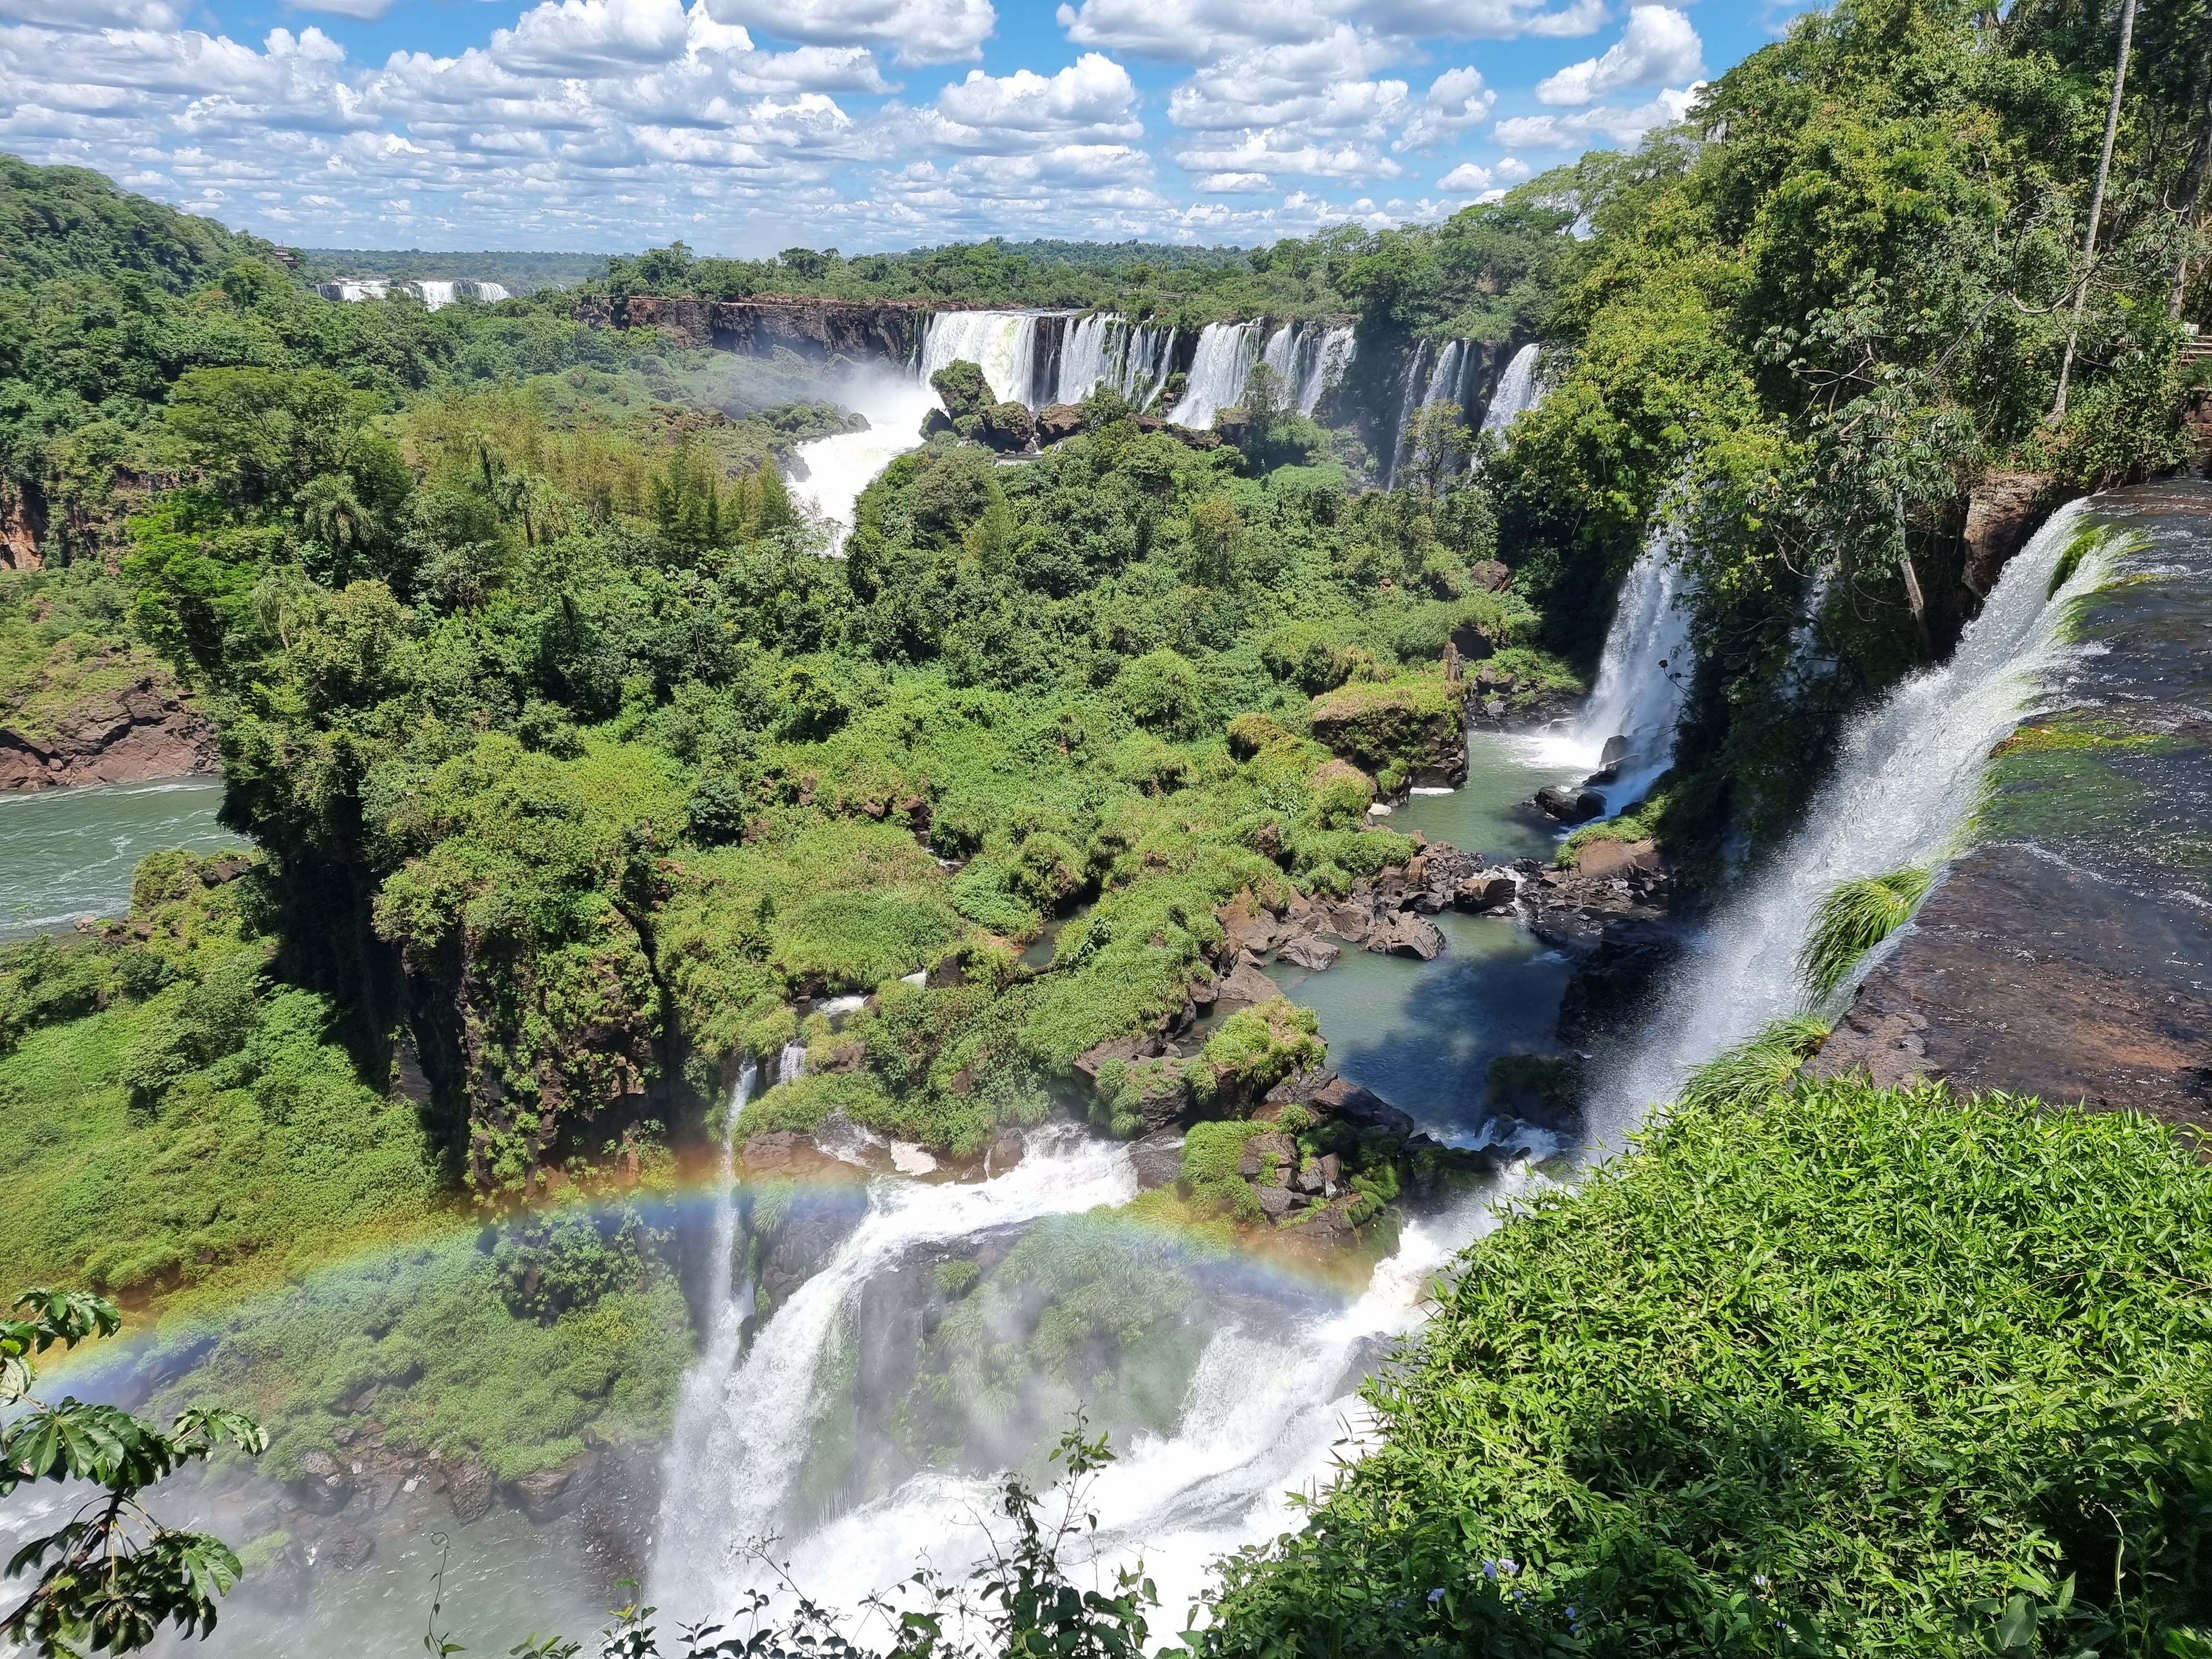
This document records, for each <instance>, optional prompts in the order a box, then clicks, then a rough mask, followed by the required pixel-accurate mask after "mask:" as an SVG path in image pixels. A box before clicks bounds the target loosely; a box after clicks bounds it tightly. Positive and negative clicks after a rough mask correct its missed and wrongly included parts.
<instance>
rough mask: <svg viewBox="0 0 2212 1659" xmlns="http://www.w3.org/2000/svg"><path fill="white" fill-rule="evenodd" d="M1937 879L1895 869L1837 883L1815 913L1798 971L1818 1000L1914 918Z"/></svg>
mask: <svg viewBox="0 0 2212 1659" xmlns="http://www.w3.org/2000/svg"><path fill="white" fill-rule="evenodd" d="M1934 879H1935V876H1934V874H1933V872H1929V871H1927V870H1893V871H1891V872H1889V873H1888V874H1887V875H1881V876H1868V877H1865V878H1863V879H1860V880H1857V881H1846V882H1841V883H1838V884H1837V886H1836V888H1835V890H1833V891H1832V892H1831V893H1830V894H1829V895H1828V896H1827V897H1826V898H1824V899H1822V900H1821V901H1820V908H1819V909H1818V910H1816V911H1814V915H1813V928H1812V932H1811V933H1808V934H1807V936H1806V939H1805V944H1804V947H1803V949H1802V950H1801V951H1799V952H1798V956H1797V972H1798V975H1799V976H1800V977H1802V979H1803V980H1804V981H1805V984H1806V987H1807V988H1808V990H1809V991H1811V993H1812V994H1813V995H1814V997H1815V998H1820V997H1825V996H1826V995H1827V994H1829V993H1830V992H1832V991H1833V990H1834V989H1835V988H1836V987H1838V986H1839V985H1841V984H1842V983H1843V982H1844V980H1845V979H1846V978H1847V977H1848V976H1849V975H1850V971H1851V969H1853V968H1855V967H1857V965H1858V962H1859V958H1860V957H1863V956H1865V955H1866V953H1867V952H1868V951H1871V950H1873V949H1874V947H1875V945H1879V944H1881V942H1882V940H1884V939H1887V938H1888V937H1889V936H1890V935H1891V934H1892V933H1895V932H1896V931H1897V930H1898V929H1899V928H1900V927H1904V926H1905V923H1906V922H1908V921H1911V919H1912V913H1913V911H1915V910H1916V909H1917V908H1919V906H1920V901H1921V900H1922V899H1923V898H1925V897H1926V896H1927V895H1928V888H1929V884H1930V883H1931V882H1932V881H1933V880H1934Z"/></svg>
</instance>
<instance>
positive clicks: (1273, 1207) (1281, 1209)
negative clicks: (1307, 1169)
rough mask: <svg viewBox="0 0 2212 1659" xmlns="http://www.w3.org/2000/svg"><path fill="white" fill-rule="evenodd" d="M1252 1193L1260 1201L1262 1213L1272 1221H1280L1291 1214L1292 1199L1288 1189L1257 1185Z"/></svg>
mask: <svg viewBox="0 0 2212 1659" xmlns="http://www.w3.org/2000/svg"><path fill="white" fill-rule="evenodd" d="M1252 1191H1253V1193H1254V1194H1255V1196H1256V1197H1257V1198H1258V1199H1259V1200H1260V1208H1261V1212H1263V1213H1264V1214H1265V1215H1266V1216H1267V1218H1268V1219H1270V1220H1271V1221H1279V1220H1281V1219H1282V1218H1284V1217H1285V1216H1286V1215H1288V1214H1289V1213H1290V1212H1291V1192H1290V1189H1289V1188H1286V1187H1271V1186H1266V1185H1255V1187H1254V1188H1252Z"/></svg>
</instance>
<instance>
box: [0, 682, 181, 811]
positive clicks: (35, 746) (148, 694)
mask: <svg viewBox="0 0 2212 1659" xmlns="http://www.w3.org/2000/svg"><path fill="white" fill-rule="evenodd" d="M10 717H11V718H12V719H14V720H15V723H14V724H0V789H61V788H67V787H71V786H73V785H76V784H84V783H137V782H139V781H143V780H144V779H147V778H167V777H177V776H180V775H185V774H187V773H194V772H202V773H204V772H212V771H215V770H216V769H217V766H218V763H219V758H220V757H219V756H218V755H217V753H216V740H215V728H214V727H213V726H210V724H209V723H208V721H207V720H206V719H205V718H204V717H203V716H202V715H201V714H199V712H198V711H197V709H194V708H191V707H189V706H188V705H187V704H186V703H185V701H184V697H183V694H182V690H181V688H179V686H178V684H176V682H175V680H173V678H170V676H169V675H168V673H167V671H161V670H150V669H149V670H148V671H144V672H143V673H141V674H139V675H138V676H137V678H135V679H133V680H131V681H130V682H129V683H127V684H125V685H124V686H122V687H121V688H120V689H119V690H112V691H109V690H101V691H99V692H95V693H91V694H88V695H87V696H83V697H82V698H81V699H79V700H78V701H77V702H74V703H72V704H70V705H69V706H68V707H66V708H64V709H63V710H62V711H61V712H60V713H59V714H53V715H49V716H42V717H41V718H40V719H38V720H35V721H33V720H23V719H21V716H20V715H15V714H13V711H10Z"/></svg>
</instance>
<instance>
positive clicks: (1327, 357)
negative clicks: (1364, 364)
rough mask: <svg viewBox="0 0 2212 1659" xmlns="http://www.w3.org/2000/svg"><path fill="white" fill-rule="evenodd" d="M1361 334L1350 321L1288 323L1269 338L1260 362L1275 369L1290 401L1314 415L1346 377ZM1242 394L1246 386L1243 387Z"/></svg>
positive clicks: (1302, 411) (1295, 406) (1292, 404)
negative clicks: (1330, 324)
mask: <svg viewBox="0 0 2212 1659" xmlns="http://www.w3.org/2000/svg"><path fill="white" fill-rule="evenodd" d="M1357 343H1358V336H1357V335H1356V334H1355V333H1354V332H1353V331H1352V325H1350V324H1349V323H1339V324H1336V325H1333V326H1328V327H1323V326H1321V325H1317V324H1313V323H1285V324H1284V325H1282V326H1281V327H1280V328H1279V329H1277V330H1276V331H1274V332H1273V334H1270V335H1269V336H1268V337H1267V347H1266V349H1264V350H1262V351H1261V354H1260V361H1261V362H1263V363H1265V364H1267V367H1268V368H1271V369H1273V371H1274V373H1275V374H1276V375H1277V377H1278V378H1279V379H1280V380H1281V381H1282V383H1283V385H1284V386H1285V389H1286V390H1287V391H1288V392H1289V393H1290V397H1289V399H1288V401H1289V403H1290V404H1291V407H1293V408H1295V409H1296V410H1297V412H1298V413H1299V414H1301V415H1304V416H1309V417H1310V416H1312V414H1313V412H1314V410H1316V409H1317V408H1319V407H1320V406H1321V400H1322V396H1323V394H1325V393H1326V392H1328V389H1329V388H1330V387H1331V386H1334V385H1336V384H1337V382H1339V381H1340V380H1342V379H1343V378H1344V373H1345V371H1346V369H1347V368H1351V366H1352V353H1353V351H1354V350H1355V349H1356V348H1357ZM1238 395H1239V396H1242V395H1243V393H1242V389H1241V388H1240V389H1239V393H1238Z"/></svg>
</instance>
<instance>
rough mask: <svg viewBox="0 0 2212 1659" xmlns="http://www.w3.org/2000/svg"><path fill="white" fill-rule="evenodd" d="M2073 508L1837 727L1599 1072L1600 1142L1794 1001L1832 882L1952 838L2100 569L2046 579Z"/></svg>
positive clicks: (1914, 860)
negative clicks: (1755, 868) (1784, 820)
mask: <svg viewBox="0 0 2212 1659" xmlns="http://www.w3.org/2000/svg"><path fill="white" fill-rule="evenodd" d="M2081 511H2082V507H2081V503H2079V502H2076V503H2074V504H2071V505H2069V506H2068V507H2063V508H2061V509H2060V510H2059V511H2058V512H2057V513H2056V514H2054V515H2053V516H2052V518H2051V521H2050V522H2049V523H2048V524H2046V525H2045V526H2044V527H2043V528H2042V530H2040V531H2039V532H2037V534H2036V536H2035V538H2034V539H2033V540H2032V541H2031V542H2029V544H2027V547H2026V548H2024V549H2023V550H2021V552H2020V554H2019V555H2018V556H2016V557H2015V558H2014V559H2013V561H2012V562H2010V563H2009V564H2008V565H2007V566H2006V567H2005V568H2004V572H2003V574H2002V575H2001V576H2000V577H1999V578H1998V579H1997V583H1996V587H1995V588H1994V589H1993V590H1992V591H1991V592H1990V597H1989V601H1988V603H1987V604H1986V605H1984V607H1983V610H1982V614H1981V615H1980V616H1978V617H1976V618H1975V619H1974V620H1973V621H1972V623H1969V624H1968V625H1967V628H1966V632H1965V634H1964V635H1962V636H1961V637H1960V641H1959V647H1958V649H1957V650H1956V651H1955V652H1954V653H1953V654H1952V657H1951V659H1950V661H1948V663H1945V664H1943V665H1941V666H1940V667H1936V668H1930V669H1928V670H1925V671H1923V672H1921V673H1919V674H1916V675H1915V676H1913V678H1911V679H1909V680H1907V681H1905V683H1904V684H1901V685H1899V687H1897V689H1896V690H1893V691H1892V692H1891V693H1890V694H1889V695H1888V696H1887V697H1885V698H1884V699H1883V700H1882V701H1881V703H1880V704H1879V705H1877V706H1876V707H1875V708H1872V709H1869V711H1868V712H1867V713H1866V714H1864V715H1863V716H1861V717H1860V718H1859V719H1858V720H1857V721H1855V722H1854V723H1853V724H1852V726H1850V729H1849V730H1848V731H1847V732H1845V734H1844V739H1843V742H1842V744H1841V745H1840V748H1839V752H1838V756H1837V760H1836V768H1835V771H1834V774H1833V775H1832V776H1831V777H1830V778H1829V780H1828V781H1827V782H1826V784H1825V785H1823V786H1822V787H1821V788H1820V792H1819V793H1818V794H1817V795H1816V796H1815V797H1814V799H1813V802H1812V804H1811V805H1810V806H1809V807H1808V810H1807V811H1806V813H1805V817H1804V827H1803V828H1802V829H1799V830H1798V831H1797V833H1796V835H1795V836H1791V837H1790V841H1789V842H1787V843H1786V844H1785V845H1784V846H1783V847H1781V848H1778V850H1777V851H1776V853H1775V854H1774V856H1773V857H1772V859H1771V861H1770V863H1769V864H1768V866H1767V867H1766V869H1765V873H1764V874H1763V875H1762V876H1761V877H1760V878H1759V879H1758V881H1757V882H1756V883H1755V884H1753V886H1752V887H1751V888H1750V889H1749V890H1747V891H1746V892H1744V893H1743V894H1742V895H1741V896H1740V897H1738V898H1737V899H1735V901H1734V902H1732V903H1730V904H1729V906H1728V907H1727V908H1725V909H1724V910H1723V911H1722V912H1721V914H1720V915H1719V916H1718V917H1717V919H1716V921H1714V923H1713V925H1712V927H1711V929H1710V930H1709V932H1708V933H1707V934H1706V936H1705V939H1702V940H1701V941H1699V947H1698V950H1697V953H1696V955H1695V957H1693V958H1692V960H1691V961H1690V962H1688V963H1685V964H1684V966H1683V969H1681V971H1680V974H1679V975H1678V976H1677V977H1676V979H1675V980H1674V983H1673V985H1672V986H1671V987H1670V989H1669V991H1668V994H1666V995H1665V997H1664V998H1663V1000H1662V1003H1661V1006H1660V1007H1659V1011H1658V1012H1657V1014H1656V1017H1655V1018H1653V1020H1652V1021H1651V1024H1650V1033H1651V1034H1650V1037H1649V1038H1648V1039H1647V1040H1646V1041H1645V1042H1644V1043H1642V1044H1641V1045H1639V1047H1638V1050H1637V1052H1636V1054H1635V1055H1634V1057H1633V1059H1632V1060H1631V1061H1630V1062H1629V1063H1627V1064H1626V1066H1623V1067H1622V1068H1621V1069H1620V1071H1619V1072H1618V1073H1616V1074H1615V1075H1613V1077H1612V1078H1610V1079H1607V1081H1606V1083H1605V1085H1604V1086H1603V1089H1602V1092H1601V1098H1600V1100H1599V1101H1598V1103H1596V1105H1595V1107H1594V1109H1593V1110H1592V1113H1591V1117H1590V1126H1591V1130H1592V1133H1594V1134H1595V1135H1596V1136H1598V1137H1599V1138H1600V1139H1601V1141H1602V1142H1603V1144H1604V1145H1605V1146H1606V1148H1607V1150H1608V1151H1615V1150H1618V1149H1619V1148H1620V1146H1621V1145H1622V1144H1623V1142H1624V1140H1625V1139H1626V1136H1627V1135H1628V1134H1629V1133H1632V1132H1633V1130H1634V1129H1635V1127H1636V1126H1637V1125H1638V1124H1639V1123H1640V1122H1641V1121H1643V1119H1644V1115H1645V1113H1646V1112H1647V1111H1648V1110H1649V1109H1650V1107H1651V1106H1652V1105H1653V1104H1654V1103H1656V1102H1660V1101H1663V1100H1666V1099H1668V1098H1669V1097H1671V1096H1672V1094H1673V1093H1674V1090H1675V1089H1676V1088H1677V1087H1678V1086H1679V1085H1680V1082H1681V1079H1682V1076H1683V1073H1685V1072H1686V1071H1687V1070H1688V1069H1689V1068H1690V1067H1691V1066H1695V1065H1697V1064H1699V1062H1700V1061H1702V1060H1709V1059H1711V1057H1712V1056H1713V1055H1714V1054H1717V1053H1719V1052H1720V1050H1721V1049H1723V1048H1726V1047H1727V1046H1728V1045H1729V1044H1730V1043H1732V1042H1741V1041H1742V1040H1743V1039H1744V1038H1746V1037H1747V1036H1751V1035H1752V1034H1753V1033H1754V1032H1756V1031H1757V1030H1759V1028H1760V1027H1761V1026H1762V1025H1765V1024H1766V1023H1767V1022H1768V1021H1769V1020H1771V1019H1774V1018H1778V1017H1779V1016H1781V1015H1783V1014H1786V1013H1789V1012H1791V1011H1792V1010H1793V1009H1795V1008H1796V1007H1798V1006H1800V1003H1801V992H1800V987H1799V981H1798V977H1797V953H1798V951H1800V950H1801V949H1802V947H1803V945H1804V941H1805V939H1806V938H1807V936H1808V933H1810V931H1811V928H1812V923H1813V916H1814V911H1815V910H1816V909H1818V908H1819V907H1820V902H1821V901H1822V900H1823V899H1825V898H1826V896H1827V895H1828V894H1829V893H1830V892H1832V890H1834V889H1835V887H1836V885H1837V884H1838V883H1840V882H1844V881H1850V880H1855V879H1858V878H1863V877H1867V876H1874V875H1880V874H1882V873H1884V872H1887V871H1891V870H1896V869H1901V868H1903V867H1905V866H1908V865H1915V866H1925V865H1927V864H1929V863H1930V862H1931V861H1933V860H1937V859H1941V858H1944V857H1947V856H1948V855H1949V854H1950V853H1951V852H1952V851H1953V850H1954V844H1955V842H1956V841H1957V838H1958V836H1959V833H1960V829H1961V828H1962V827H1963V826H1964V825H1965V823H1966V817H1967V814H1968V813H1969V812H1970V811H1972V807H1973V803H1974V799H1975V796H1976V793H1977V792H1978V790H1979V788H1980V787H1981V780H1982V775H1983V771H1984V767H1985V766H1986V764H1987V763H1988V759H1989V752H1990V748H1991V747H1992V746H1993V745H1994V744H1996V743H1997V742H1998V740H1999V739H2001V738H2003V737H2004V736H2005V734H2006V733H2007V732H2010V731H2011V730H2012V729H2013V727H2014V726H2015V724H2017V722H2018V721H2019V720H2020V718H2021V714H2022V713H2023V712H2024V711H2025V710H2026V709H2027V708H2030V707H2032V706H2033V703H2034V702H2035V700H2036V698H2037V696H2039V692H2040V690H2041V688H2042V686H2043V684H2044V683H2045V678H2046V677H2047V676H2049V675H2051V673H2052V672H2053V671H2055V670H2056V669H2057V668H2058V667H2059V666H2060V665H2062V664H2063V662H2064V660H2065V659H2066V658H2067V656H2068V655H2069V649H2068V647H2066V646H2065V645H2064V643H2063V641H2061V639H2060V637H2059V623H2060V619H2061V617H2063V614H2064V611H2065V608H2066V604H2067V602H2068V601H2069V599H2072V598H2073V597H2074V596H2075V595H2076V594H2078V593H2081V592H2084V591H2086V590H2087V589H2088V588H2089V587H2091V586H2094V585H2095V583H2096V582H2097V581H2098V580H2100V573H2099V571H2098V570H2097V569H2094V568H2091V567H2092V566H2094V565H2095V564H2096V561H2095V560H2085V561H2084V562H2083V567H2084V568H2082V569H2081V570H2079V571H2077V572H2075V574H2074V575H2073V576H2072V577H2071V578H2069V580H2068V581H2067V583H2066V584H2065V586H2063V587H2062V588H2061V589H2060V590H2059V592H2057V594H2056V595H2055V596H2052V597H2049V598H2046V597H2045V596H2046V594H2048V593H2049V590H2050V586H2051V576H2052V574H2053V573H2054V572H2055V571H2056V570H2057V564H2058V559H2059V556H2060V555H2061V554H2062V553H2063V551H2064V550H2065V546H2066V543H2067V540H2068V538H2069V537H2070V536H2071V535H2072V534H2073V531H2074V525H2075V520H2076V519H2077V518H2078V517H2079V516H2080V514H2081Z"/></svg>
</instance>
